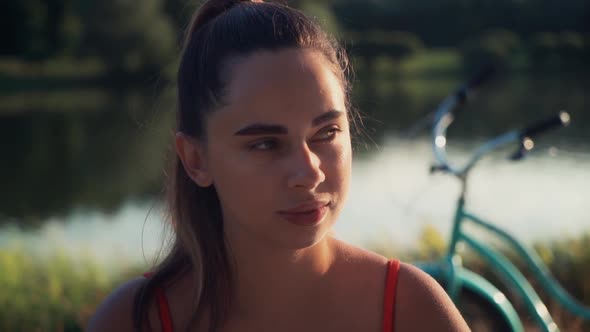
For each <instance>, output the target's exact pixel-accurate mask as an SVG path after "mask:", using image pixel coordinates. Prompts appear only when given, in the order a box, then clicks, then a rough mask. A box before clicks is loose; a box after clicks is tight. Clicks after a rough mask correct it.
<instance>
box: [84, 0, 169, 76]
mask: <svg viewBox="0 0 590 332" xmlns="http://www.w3.org/2000/svg"><path fill="white" fill-rule="evenodd" d="M84 18H85V19H84V24H85V28H86V33H85V38H84V45H85V46H86V47H85V50H86V52H89V53H90V54H88V55H97V56H98V57H99V58H101V59H102V60H103V61H104V62H105V64H106V65H107V66H108V67H109V68H110V71H111V75H114V76H115V77H119V78H123V77H129V76H130V75H131V76H132V75H138V74H147V73H154V72H159V71H161V70H162V67H163V66H164V65H166V64H168V63H169V62H170V61H172V59H173V58H174V54H175V51H176V47H175V45H176V33H175V31H174V28H173V24H172V22H171V21H170V20H169V18H168V17H167V16H166V15H165V14H164V12H163V9H162V1H160V0H143V1H141V2H138V1H129V0H108V1H107V0H104V1H92V3H91V4H90V5H89V6H88V7H87V8H86V9H85V10H84Z"/></svg>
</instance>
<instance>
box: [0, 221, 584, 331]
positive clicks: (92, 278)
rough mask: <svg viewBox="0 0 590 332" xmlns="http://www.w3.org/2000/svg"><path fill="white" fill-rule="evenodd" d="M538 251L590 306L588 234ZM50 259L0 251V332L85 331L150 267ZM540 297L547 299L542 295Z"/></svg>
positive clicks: (560, 316) (422, 250)
mask: <svg viewBox="0 0 590 332" xmlns="http://www.w3.org/2000/svg"><path fill="white" fill-rule="evenodd" d="M445 245H446V244H445V239H444V238H443V237H442V236H441V235H440V233H438V232H437V231H436V229H435V228H432V227H427V228H425V229H424V231H423V234H422V237H421V238H420V239H419V243H418V245H417V246H416V248H414V249H412V250H407V249H400V248H393V247H391V246H390V245H389V244H388V243H383V242H382V241H379V242H376V243H371V244H367V245H366V247H367V248H370V249H371V248H372V249H373V250H374V251H376V252H379V253H381V254H383V255H385V256H387V257H399V258H401V259H403V260H405V261H415V260H428V259H435V258H437V257H440V256H441V255H442V254H443V253H444V250H445ZM536 249H537V251H538V252H539V253H540V254H541V257H543V260H544V261H545V262H546V263H547V264H548V266H549V268H550V269H551V271H552V273H553V274H554V275H555V276H556V278H557V279H558V280H559V281H560V282H562V283H563V285H564V286H565V287H566V288H567V289H568V290H569V291H570V292H571V293H572V294H574V295H575V297H576V298H577V299H578V300H579V301H581V302H582V303H585V304H587V305H590V285H589V284H588V282H587V281H588V280H590V233H588V234H585V235H582V236H579V237H576V238H570V239H563V240H559V241H555V242H553V243H546V244H537V245H536ZM46 257H48V258H41V257H36V256H32V255H30V254H28V253H27V252H25V251H24V250H23V249H0V271H2V273H0V289H1V290H2V291H1V292H0V308H2V310H0V331H14V332H18V331H83V329H84V327H85V326H86V324H87V322H88V320H89V318H90V317H91V315H92V314H93V313H94V311H95V310H96V307H97V306H98V305H99V304H100V302H101V301H102V300H104V298H105V297H106V296H107V294H109V293H110V292H111V291H112V290H113V289H114V288H115V287H116V286H117V285H119V284H121V283H122V282H123V281H124V280H127V279H129V278H131V277H134V276H138V275H141V273H142V272H144V271H145V270H146V266H144V265H141V264H136V265H125V266H122V267H118V269H117V271H118V272H117V273H114V274H111V273H107V271H106V270H105V269H104V267H103V266H100V265H98V264H97V263H95V260H94V259H93V258H92V257H90V256H88V257H76V258H73V257H70V256H67V255H65V254H63V253H60V252H56V253H53V254H50V255H49V256H46ZM517 264H518V263H517ZM473 268H474V269H476V270H478V271H479V272H480V273H482V274H483V275H485V276H486V277H488V276H489V269H488V270H486V268H485V267H482V266H481V265H478V263H475V265H473ZM525 274H527V273H525ZM541 296H542V297H544V298H547V296H546V295H545V294H543V293H541ZM547 304H548V307H549V309H550V311H551V312H552V315H553V317H554V318H555V319H556V321H557V322H558V324H559V325H560V327H561V328H562V329H563V330H568V331H583V330H584V329H586V328H588V326H587V324H586V325H584V324H583V322H581V321H580V320H579V319H576V318H575V317H572V316H571V315H568V314H567V313H565V311H564V310H563V309H562V308H560V307H559V306H557V305H556V304H555V303H554V302H551V301H547Z"/></svg>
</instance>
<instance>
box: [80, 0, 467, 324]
mask: <svg viewBox="0 0 590 332" xmlns="http://www.w3.org/2000/svg"><path fill="white" fill-rule="evenodd" d="M347 69H348V64H347V59H346V56H345V54H344V53H343V52H342V50H341V49H340V48H339V47H338V45H337V43H336V42H335V41H334V40H333V39H331V38H330V37H329V36H328V35H326V33H325V32H324V31H323V30H322V29H321V28H320V27H319V26H318V25H317V24H316V23H315V22H314V21H312V20H310V19H309V18H308V17H306V16H305V15H304V14H302V13H301V12H299V11H297V10H294V9H291V8H288V7H287V6H285V5H281V4H275V3H263V2H262V1H239V0H211V1H208V2H206V3H205V4H204V5H203V6H202V7H201V8H200V9H199V10H198V11H197V13H195V15H194V19H193V21H192V23H191V26H190V29H189V31H188V35H187V38H186V43H185V47H184V51H183V55H182V60H181V64H180V68H179V71H178V74H179V75H178V97H179V110H178V133H177V135H176V138H175V143H176V151H177V160H176V166H175V169H174V172H173V175H172V177H171V185H170V187H169V190H170V194H171V195H170V198H169V209H170V214H171V218H170V219H171V223H172V225H173V226H172V228H173V231H174V234H175V241H174V244H173V246H172V248H171V250H170V253H169V254H168V256H167V257H166V258H165V259H164V260H163V262H162V263H161V264H159V265H158V266H157V267H156V268H155V269H154V270H153V271H152V272H151V273H149V274H146V276H144V277H139V278H137V279H134V280H131V281H129V282H127V283H126V284H124V285H123V286H121V287H120V288H119V289H117V290H116V291H114V292H113V294H111V295H110V296H109V298H108V299H107V300H106V301H105V302H104V303H103V304H102V305H101V307H100V308H99V309H98V311H97V312H96V314H95V316H94V317H93V319H92V321H91V322H90V325H89V331H132V330H141V331H148V330H152V331H257V332H258V331H375V332H377V331H388V332H390V331H394V330H395V331H467V330H468V328H467V326H466V324H465V322H464V321H463V319H462V317H461V315H460V314H459V312H458V311H457V309H456V308H455V306H454V305H453V303H452V302H451V301H450V300H449V298H448V297H447V296H446V294H445V292H444V291H443V290H442V289H441V287H439V285H438V284H437V283H436V282H435V281H434V280H433V279H431V278H430V277H429V276H428V275H426V274H425V273H423V272H421V271H420V270H418V269H416V268H414V267H412V266H410V265H407V264H404V263H399V261H397V260H388V259H386V258H385V257H382V256H379V255H377V254H375V253H372V252H369V251H366V250H363V249H360V248H357V247H354V246H351V245H349V244H347V243H344V242H342V241H340V240H338V239H336V238H334V237H332V236H331V234H330V230H331V228H332V226H333V224H334V223H335V222H336V220H337V218H338V215H339V213H340V211H341V209H342V207H343V205H344V202H345V199H346V196H347V191H348V187H349V179H350V173H351V159H352V149H351V132H354V126H355V119H356V117H355V114H354V113H353V111H352V109H351V107H350V105H349V92H350V82H349V81H348V78H347ZM359 222H362V221H360V220H359Z"/></svg>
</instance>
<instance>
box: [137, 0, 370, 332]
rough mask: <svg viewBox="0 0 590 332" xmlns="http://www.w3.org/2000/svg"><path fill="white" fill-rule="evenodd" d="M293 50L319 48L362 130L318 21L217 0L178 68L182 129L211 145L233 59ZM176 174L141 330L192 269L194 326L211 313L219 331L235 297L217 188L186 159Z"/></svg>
mask: <svg viewBox="0 0 590 332" xmlns="http://www.w3.org/2000/svg"><path fill="white" fill-rule="evenodd" d="M285 48H304V49H311V50H315V51H318V52H320V53H321V54H323V55H324V56H325V59H326V60H327V62H328V63H329V64H330V65H331V66H332V67H333V70H334V73H335V74H336V75H337V76H338V77H339V78H340V81H341V83H342V86H343V89H344V90H345V93H346V96H347V109H348V112H349V119H350V121H351V125H352V126H351V127H352V128H353V129H355V128H358V126H355V124H356V123H357V121H358V119H359V117H358V114H357V113H351V112H352V108H351V107H350V103H349V92H350V79H349V75H348V73H349V71H348V68H349V67H348V59H347V57H346V55H345V52H344V51H343V50H342V48H341V47H340V46H339V45H338V43H337V42H336V41H335V40H334V39H333V38H331V37H330V36H328V35H327V34H326V33H325V32H324V31H323V30H322V28H321V27H320V26H319V25H318V24H317V23H316V22H315V21H313V20H311V19H310V18H308V17H307V16H305V15H304V14H303V13H302V12H300V11H298V10H295V9H292V8H289V7H287V6H286V5H282V4H277V3H263V2H262V1H248V0H210V1H207V2H205V3H204V4H203V6H201V7H200V8H199V10H198V11H197V12H196V13H195V14H194V16H193V18H192V20H191V23H190V26H189V28H188V30H187V34H186V39H185V43H184V49H183V52H182V58H181V62H180V66H179V69H178V101H179V103H178V104H179V107H178V114H177V126H178V131H180V132H182V133H183V134H185V135H189V136H192V137H195V138H198V139H200V140H205V139H206V136H207V133H206V125H205V124H206V120H207V116H208V114H210V113H211V112H213V111H215V109H216V108H217V107H218V106H219V105H221V104H222V103H223V102H224V97H225V94H226V93H227V91H226V90H225V87H226V85H227V81H228V77H229V73H227V72H226V71H227V67H228V64H229V63H230V61H231V60H234V59H235V58H237V57H243V56H247V55H249V54H251V53H253V52H256V51H259V50H271V51H273V50H279V49H285ZM351 115H352V116H351ZM357 130H358V129H357ZM171 175H172V176H171V177H170V178H169V180H170V181H169V182H170V183H169V185H168V187H167V189H168V208H169V213H170V219H171V222H172V225H173V231H174V234H175V237H174V242H173V243H172V247H171V250H170V252H169V253H168V255H167V256H166V258H165V259H164V260H163V261H162V262H161V263H160V264H159V265H158V266H157V267H156V268H155V269H154V271H153V272H154V274H153V275H152V276H151V278H149V279H148V280H147V282H145V283H144V285H143V287H142V289H141V290H140V291H139V292H138V293H137V295H136V298H135V305H134V313H133V316H134V317H133V320H134V324H135V327H136V329H139V330H142V329H143V327H144V324H145V322H146V321H147V307H148V305H149V303H150V301H153V293H154V289H155V288H156V287H159V286H160V287H161V285H163V284H164V283H169V282H172V281H173V280H174V279H175V278H177V277H178V276H180V275H181V274H183V273H185V272H188V271H191V272H192V273H193V274H194V275H195V276H196V278H195V280H194V283H195V285H196V289H197V294H195V303H194V305H195V307H196V308H195V309H196V310H195V311H194V312H195V315H194V317H193V319H192V320H191V323H193V322H194V321H195V320H196V319H198V318H200V317H202V316H203V315H204V314H206V315H208V316H207V319H208V322H209V324H208V325H209V330H210V331H215V330H216V329H217V328H218V327H219V326H221V324H222V323H223V321H224V318H225V315H226V313H227V311H228V310H229V308H230V304H231V294H232V289H231V285H232V274H231V272H232V264H231V256H230V253H229V252H228V246H227V244H226V243H225V238H224V232H223V222H222V218H221V207H220V203H219V199H218V196H217V193H216V191H215V187H214V186H209V187H206V188H203V187H200V186H198V185H197V184H195V183H194V182H193V181H192V180H191V179H190V177H189V176H188V175H187V173H186V171H185V169H184V167H183V165H182V163H181V161H180V160H179V158H178V156H176V158H175V161H174V165H173V171H172V172H171ZM158 285H159V286H158ZM148 328H149V322H148Z"/></svg>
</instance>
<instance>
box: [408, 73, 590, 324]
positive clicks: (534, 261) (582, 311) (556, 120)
mask: <svg viewBox="0 0 590 332" xmlns="http://www.w3.org/2000/svg"><path fill="white" fill-rule="evenodd" d="M485 75H489V73H484V74H482V75H480V76H478V77H476V78H475V79H472V80H471V81H470V82H468V83H467V84H466V85H464V86H462V87H461V88H460V89H459V90H458V91H457V92H456V93H455V94H454V95H450V96H449V97H447V98H446V99H445V100H444V101H443V102H442V103H441V105H440V106H439V108H438V109H437V110H436V113H435V116H434V121H433V131H432V138H433V139H432V146H433V152H434V155H435V158H436V160H437V162H438V163H439V164H438V165H436V166H435V167H433V168H432V169H431V171H442V172H445V173H449V174H451V175H454V176H455V177H457V178H458V179H459V180H460V182H461V185H462V190H461V194H460V196H459V199H458V201H457V206H456V209H455V216H454V221H453V228H452V232H451V239H450V242H449V247H448V250H447V253H446V255H445V256H444V257H443V259H442V260H441V261H439V262H437V263H422V264H420V263H418V264H416V265H417V266H418V267H420V268H421V269H423V270H424V271H426V272H427V273H429V274H430V275H431V276H433V277H434V278H435V279H437V280H439V281H441V282H442V284H443V285H444V286H445V288H446V290H447V292H448V294H449V296H450V297H451V298H452V299H453V300H456V298H457V295H458V293H459V291H460V290H461V289H462V288H467V289H469V290H471V291H473V292H475V293H476V294H477V295H479V296H481V297H482V298H484V299H486V300H488V301H489V302H490V304H492V305H493V306H494V307H495V308H496V309H498V311H499V312H500V313H502V315H503V316H504V318H505V320H506V322H507V323H508V325H510V326H511V327H512V330H513V331H517V332H519V331H524V328H523V326H522V323H521V321H520V319H519V317H518V315H517V313H516V311H515V310H514V307H513V306H512V304H511V303H510V302H509V301H508V300H507V298H506V296H505V295H504V294H503V293H502V292H501V291H499V290H498V288H496V287H495V286H494V285H492V284H491V283H490V282H489V281H487V280H486V279H485V278H483V277H482V276H480V275H478V274H476V273H474V272H472V271H470V270H468V269H466V268H464V267H463V266H462V262H461V257H460V255H459V253H458V250H457V249H458V244H459V243H464V244H466V245H467V246H469V247H470V248H471V249H472V250H473V251H474V252H475V253H477V254H478V255H479V256H481V257H482V258H483V259H484V260H485V261H486V262H487V263H489V264H490V266H491V268H492V270H493V271H494V272H495V273H496V274H497V275H498V276H499V277H500V279H501V280H502V281H503V283H504V284H505V285H506V286H507V287H508V289H510V290H511V291H514V292H515V293H516V294H517V295H518V296H519V297H520V298H521V299H522V300H523V303H524V304H525V307H526V310H527V311H528V313H529V314H530V315H531V316H532V317H533V318H534V320H535V322H536V323H537V324H538V325H539V326H540V327H541V329H542V330H543V331H546V332H553V331H559V328H558V327H557V324H555V322H554V321H553V318H552V317H551V315H550V313H549V311H548V310H547V307H546V306H545V304H544V303H543V302H542V301H541V299H540V298H539V295H538V294H537V293H536V291H535V290H534V289H533V287H532V286H531V284H530V283H529V282H528V280H527V279H526V278H525V277H524V276H523V275H522V273H521V272H520V271H519V270H518V268H517V267H516V266H515V265H514V264H512V263H511V262H510V260H509V259H508V258H507V257H506V256H505V255H503V254H502V253H500V252H499V251H498V250H496V249H494V248H492V247H491V246H489V245H487V244H485V243H483V242H481V241H479V240H477V239H475V238H474V237H473V236H471V235H470V234H468V233H467V232H466V231H465V230H464V226H465V225H467V224H470V225H473V226H474V227H476V228H478V229H481V230H484V231H485V232H487V233H489V234H491V235H493V236H495V237H497V238H498V239H500V240H501V241H502V242H503V243H504V244H506V245H508V246H509V247H510V248H512V249H513V250H515V252H516V254H517V256H518V257H520V258H521V259H522V260H523V261H524V263H525V265H526V267H527V268H528V269H530V270H531V271H532V274H533V277H534V278H535V279H536V280H537V281H539V283H540V285H541V287H542V288H543V289H544V290H545V291H546V292H547V293H548V294H549V296H551V298H553V299H555V300H556V301H557V302H558V303H559V304H560V305H562V306H563V307H564V308H565V309H566V310H568V311H570V312H571V313H573V314H574V315H576V316H578V317H581V318H582V319H584V320H590V307H588V306H585V305H583V304H581V303H580V302H578V301H576V300H575V299H574V298H572V297H571V296H570V295H569V294H568V293H567V291H565V290H564V289H563V288H562V287H561V286H560V285H559V283H558V282H557V281H556V280H555V279H554V278H553V277H552V276H551V273H550V272H549V269H548V268H547V267H546V266H545V265H544V264H543V262H542V260H541V259H540V257H539V256H538V255H537V254H536V253H535V252H534V251H533V250H530V249H527V248H526V247H525V246H524V245H522V244H521V243H520V242H519V241H518V240H517V239H516V238H514V237H512V236H511V235H510V234H508V233H507V232H506V231H504V230H502V229H500V228H498V227H496V226H494V225H493V224H492V223H490V222H487V221H485V220H483V219H481V218H479V217H477V216H476V215H474V214H471V213H469V212H468V211H466V210H465V196H466V189H467V179H468V175H469V172H470V171H471V169H472V168H473V167H474V166H475V164H476V163H477V162H478V161H479V160H480V159H481V158H482V157H483V156H484V155H486V154H487V153H489V152H490V151H492V150H494V149H496V148H498V147H501V146H504V145H506V144H509V143H513V142H519V143H520V148H519V150H518V151H517V153H515V154H514V155H513V156H512V157H511V158H512V159H514V160H519V159H520V158H522V157H523V156H524V154H525V153H526V152H527V151H528V150H530V148H532V147H527V144H526V140H529V141H531V142H532V140H531V139H530V137H532V136H533V135H538V134H539V133H541V132H543V131H546V130H548V129H551V128H553V127H558V126H561V125H567V123H569V114H567V113H566V112H560V113H559V114H558V115H557V116H554V117H552V118H550V119H547V120H544V121H542V122H539V123H536V124H534V125H532V126H529V127H527V128H525V129H523V130H520V131H517V130H513V131H509V132H507V133H505V134H503V135H500V136H498V137H496V138H495V139H492V140H490V141H488V142H487V143H485V144H484V145H482V146H481V147H480V148H479V149H477V150H476V151H475V152H474V154H473V155H472V158H471V160H470V161H468V162H467V163H466V164H465V165H464V166H462V167H457V166H454V165H451V164H450V163H449V161H448V159H447V155H446V130H447V128H448V127H449V125H450V124H451V123H452V122H453V120H454V116H453V114H452V110H453V109H454V108H456V107H457V106H460V105H461V104H463V103H464V102H465V100H466V97H467V93H468V90H469V89H471V88H472V87H474V86H476V85H479V84H481V82H483V80H485V79H486V78H487V77H486V76H485Z"/></svg>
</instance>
